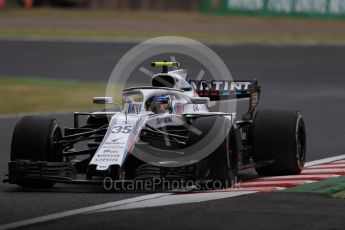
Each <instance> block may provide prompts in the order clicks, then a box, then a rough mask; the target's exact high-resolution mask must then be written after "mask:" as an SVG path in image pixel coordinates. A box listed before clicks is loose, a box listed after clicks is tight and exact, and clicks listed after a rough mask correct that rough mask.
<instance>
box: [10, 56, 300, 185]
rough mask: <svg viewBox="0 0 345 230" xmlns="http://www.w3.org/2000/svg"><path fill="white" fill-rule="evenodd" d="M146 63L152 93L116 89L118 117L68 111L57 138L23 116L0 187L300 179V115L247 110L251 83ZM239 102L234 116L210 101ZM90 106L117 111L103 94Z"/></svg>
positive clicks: (252, 106) (254, 94)
mask: <svg viewBox="0 0 345 230" xmlns="http://www.w3.org/2000/svg"><path fill="white" fill-rule="evenodd" d="M152 66H155V67H163V71H162V72H161V73H158V74H155V75H154V76H152V85H151V86H144V87H135V88H128V89H125V90H124V91H123V93H122V97H123V100H124V106H123V108H121V109H120V110H118V111H100V112H90V113H80V112H76V113H74V127H73V128H65V129H64V130H63V132H62V129H61V128H60V126H59V124H58V122H57V121H56V120H55V119H54V118H52V117H49V116H25V117H22V118H21V119H20V120H19V122H18V123H17V125H16V127H15V129H14V132H13V138H12V145H11V160H10V162H9V174H8V179H7V182H9V183H11V184H18V185H20V186H23V187H38V188H42V187H51V186H53V185H54V184H55V183H57V182H62V183H93V182H99V181H101V180H103V179H104V178H107V177H109V178H111V179H112V180H114V181H136V180H149V179H155V178H165V179H167V180H174V179H181V178H183V179H185V180H189V181H218V182H219V183H220V184H221V186H222V187H229V186H231V184H233V183H234V182H235V181H236V178H237V175H238V172H239V170H243V169H247V168H255V169H256V171H257V173H258V174H259V175H288V174H299V173H300V172H301V170H302V169H303V166H304V162H305V157H306V133H305V126H304V121H303V117H302V114H301V113H300V112H298V111H296V110H260V111H256V107H257V105H258V102H259V97H260V86H259V85H258V83H257V81H256V80H254V81H229V82H226V81H211V82H209V81H205V80H203V81H196V80H191V79H190V78H189V76H188V75H187V72H186V71H185V70H183V69H177V70H172V71H169V67H171V66H179V63H177V62H154V63H152ZM221 86H222V87H221ZM239 98H245V99H248V101H249V107H248V110H247V111H246V112H245V113H243V114H241V116H239V115H238V114H237V113H236V111H231V112H212V111H210V108H209V107H210V106H209V105H210V104H212V102H215V103H219V102H224V103H227V102H228V101H234V100H235V101H236V100H237V99H239ZM93 101H94V103H97V104H114V106H119V105H118V104H117V103H115V102H113V99H112V98H111V97H95V98H94V99H93ZM120 107H121V106H120ZM81 121H84V122H83V123H85V124H83V125H81V124H80V123H81ZM81 143H85V144H84V145H82V144H81Z"/></svg>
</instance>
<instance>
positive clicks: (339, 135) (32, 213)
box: [0, 41, 345, 229]
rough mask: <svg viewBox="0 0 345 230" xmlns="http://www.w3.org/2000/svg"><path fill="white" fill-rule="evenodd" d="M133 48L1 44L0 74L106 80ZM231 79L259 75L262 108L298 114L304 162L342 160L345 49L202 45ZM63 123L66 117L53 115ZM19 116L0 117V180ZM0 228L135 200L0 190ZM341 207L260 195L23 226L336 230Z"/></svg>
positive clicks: (86, 191)
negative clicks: (305, 146)
mask: <svg viewBox="0 0 345 230" xmlns="http://www.w3.org/2000/svg"><path fill="white" fill-rule="evenodd" d="M133 46H134V44H131V43H122V44H119V43H94V42H90V43H88V42H80V43H77V42H55V43H52V42H24V41H1V42H0V75H1V76H4V75H6V76H23V77H42V78H57V79H76V80H81V81H106V80H107V79H108V77H109V75H110V73H111V71H112V69H113V67H114V65H115V64H116V62H117V60H119V58H120V57H121V56H122V55H123V54H124V53H125V52H126V51H128V50H129V49H130V48H131V47H133ZM210 47H211V48H212V49H213V50H214V51H215V52H216V53H217V54H218V55H219V56H220V57H221V58H222V59H223V60H224V62H225V63H226V64H227V65H228V66H229V68H230V70H231V72H232V75H233V77H234V78H235V79H251V78H258V79H259V82H260V84H261V85H262V98H261V104H260V109H262V108H287V109H289V108H290V109H291V108H297V109H299V110H300V111H302V112H303V114H304V116H305V121H306V125H307V133H308V160H315V159H321V158H325V157H329V156H335V155H339V154H343V153H344V152H343V150H344V145H345V144H344V141H343V140H344V139H345V133H344V130H345V123H344V122H343V121H342V120H343V118H344V116H345V108H344V101H345V90H344V86H345V78H344V76H345V65H344V60H345V46H304V45H298V46H286V45H284V46H276V45H273V46H272V45H236V46H220V45H214V46H210ZM56 116H57V118H58V120H59V121H60V123H61V124H62V126H66V125H70V124H71V123H72V117H71V116H69V115H61V114H60V115H56ZM17 120H18V117H13V118H1V119H0V127H1V129H0V146H1V154H0V177H1V178H3V177H4V175H5V173H6V171H7V167H6V164H7V161H8V159H9V149H10V140H11V132H12V130H13V127H14V125H15V122H16V121H17ZM0 191H1V195H0V197H1V198H0V199H1V210H2V211H1V215H0V224H4V223H10V222H14V221H19V220H23V219H27V218H32V217H37V216H42V215H46V214H50V213H56V212H60V211H66V210H70V209H76V208H80V207H86V206H90V205H96V204H101V203H106V202H110V201H116V200H122V199H127V198H131V197H135V196H139V195H142V194H134V193H132V194H131V193H129V194H128V193H116V194H113V193H101V191H99V190H98V189H95V188H80V187H76V186H67V185H59V186H57V187H56V188H54V189H52V190H45V191H42V190H41V191H33V190H23V189H19V188H17V187H16V186H9V185H7V184H0ZM343 206H344V201H339V200H330V199H328V198H324V197H321V196H318V195H309V194H306V195H300V194H298V195H296V194H286V193H274V194H273V193H269V194H265V193H260V194H254V195H246V196H241V197H235V198H230V199H223V200H218V201H209V202H204V203H194V204H185V205H177V206H167V207H156V208H149V209H137V210H127V211H118V212H109V213H98V214H89V215H87V216H85V215H80V216H75V217H70V218H64V219H61V220H58V221H52V222H48V223H45V224H42V225H41V224H40V225H34V226H32V228H35V229H37V228H52V229H60V228H63V227H64V228H74V229H77V228H78V229H79V228H86V229H91V228H93V229H94V228H101V227H102V228H103V227H104V228H107V229H108V228H118V229H138V228H145V229H146V228H161V229H191V228H192V229H196V228H200V229H215V228H220V229H229V228H233V229H296V228H302V229H330V228H334V229H343V228H344V227H345V226H344V221H343V218H344V216H345V215H344V214H343Z"/></svg>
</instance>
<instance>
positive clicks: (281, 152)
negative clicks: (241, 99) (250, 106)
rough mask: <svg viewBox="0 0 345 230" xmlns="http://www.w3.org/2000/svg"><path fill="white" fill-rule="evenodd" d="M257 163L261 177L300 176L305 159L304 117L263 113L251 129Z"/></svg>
mask: <svg viewBox="0 0 345 230" xmlns="http://www.w3.org/2000/svg"><path fill="white" fill-rule="evenodd" d="M252 147H253V158H254V161H255V162H256V163H257V164H258V165H260V164H262V163H263V162H265V161H266V162H270V163H268V164H263V165H264V166H262V167H256V171H257V173H258V174H259V175H264V176H276V175H296V174H300V172H301V171H302V169H303V166H304V163H305V159H306V132H305V125H304V120H303V116H302V114H301V113H300V112H298V111H290V110H262V111H258V112H257V113H256V115H255V118H254V121H253V126H252Z"/></svg>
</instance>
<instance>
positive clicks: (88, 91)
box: [0, 77, 106, 114]
mask: <svg viewBox="0 0 345 230" xmlns="http://www.w3.org/2000/svg"><path fill="white" fill-rule="evenodd" d="M105 89H106V83H93V82H90V83H82V82H77V81H56V80H42V79H38V78H13V77H0V114H14V113H31V112H57V111H66V110H68V111H70V110H88V109H99V108H101V107H100V106H95V105H93V103H92V98H93V97H94V96H104V95H105Z"/></svg>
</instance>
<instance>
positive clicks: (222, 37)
mask: <svg viewBox="0 0 345 230" xmlns="http://www.w3.org/2000/svg"><path fill="white" fill-rule="evenodd" d="M0 36H1V37H28V38H60V39H64V38H65V39H69V38H70V39H73V38H75V39H85V38H87V39H95V40H97V39H99V40H103V39H106V40H112V39H114V40H116V39H126V38H130V39H138V40H142V39H147V38H153V37H158V36H176V33H171V34H169V33H160V32H155V31H145V32H132V31H106V30H104V31H102V30H98V31H95V30H84V29H51V30H50V29H38V28H24V29H16V28H0ZM178 36H183V37H188V38H192V39H196V40H200V41H218V42H263V41H266V42H345V34H314V35H305V34H258V33H257V34H225V33H224V34H222V33H218V34H207V33H192V32H191V33H185V32H181V33H178Z"/></svg>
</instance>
